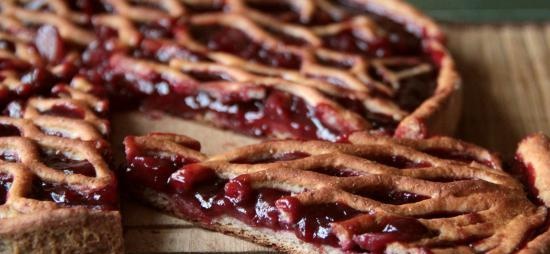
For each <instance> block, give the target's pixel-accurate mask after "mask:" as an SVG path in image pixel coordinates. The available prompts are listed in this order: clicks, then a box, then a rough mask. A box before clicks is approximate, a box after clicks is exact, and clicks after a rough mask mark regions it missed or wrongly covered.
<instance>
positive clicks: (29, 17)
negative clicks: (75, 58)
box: [0, 0, 95, 46]
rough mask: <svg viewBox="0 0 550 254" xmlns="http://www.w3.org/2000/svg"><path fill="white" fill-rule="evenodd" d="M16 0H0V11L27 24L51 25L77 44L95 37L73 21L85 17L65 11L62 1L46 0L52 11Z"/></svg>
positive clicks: (84, 42)
mask: <svg viewBox="0 0 550 254" xmlns="http://www.w3.org/2000/svg"><path fill="white" fill-rule="evenodd" d="M17 2H18V1H13V0H8V1H2V3H0V8H1V9H2V13H3V14H5V15H9V16H13V17H15V18H17V19H18V20H20V21H22V22H24V23H28V24H34V25H52V26H54V27H56V28H57V29H58V30H59V33H60V34H61V36H62V37H63V38H65V39H67V40H69V41H71V42H73V43H76V44H79V45H84V46H85V45H88V44H89V43H91V42H92V41H93V40H94V39H95V35H94V34H93V33H92V32H89V31H87V30H86V29H84V28H82V27H79V25H78V24H77V23H74V21H75V20H74V19H76V20H78V21H81V22H84V21H85V20H86V18H85V17H84V16H80V15H78V14H76V13H67V12H65V11H64V10H67V8H66V7H65V8H64V7H61V8H60V6H61V5H62V3H60V2H58V1H54V2H49V1H48V2H49V6H50V7H52V9H53V10H54V13H48V12H42V11H34V10H29V9H26V8H24V7H21V6H18V4H17ZM63 13H65V15H60V14H63ZM75 17H76V18H75Z"/></svg>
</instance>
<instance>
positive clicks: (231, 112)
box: [142, 88, 357, 140]
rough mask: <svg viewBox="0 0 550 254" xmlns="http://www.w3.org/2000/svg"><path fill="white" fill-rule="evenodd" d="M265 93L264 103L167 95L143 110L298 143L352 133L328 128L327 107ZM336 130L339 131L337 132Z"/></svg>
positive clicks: (155, 98) (149, 99)
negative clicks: (205, 118) (286, 137)
mask: <svg viewBox="0 0 550 254" xmlns="http://www.w3.org/2000/svg"><path fill="white" fill-rule="evenodd" d="M265 89H266V96H265V98H264V99H252V98H251V99H249V100H245V101H242V100H241V101H230V102H224V101H223V100H220V99H218V98H214V97H212V96H210V95H209V94H207V93H205V92H195V93H193V94H191V95H179V94H176V93H169V94H166V95H164V96H150V97H147V98H146V99H145V100H144V103H143V107H142V108H143V109H152V110H160V111H163V112H167V113H170V114H173V115H176V116H180V117H183V118H200V117H202V116H205V115H207V116H208V117H209V118H214V119H216V121H215V122H214V123H215V124H216V125H217V126H218V127H222V128H227V129H231V130H234V131H237V132H240V133H244V134H247V135H251V136H276V135H277V134H283V135H290V136H291V137H294V138H300V139H324V140H336V139H337V138H338V136H340V135H343V134H345V133H348V132H352V131H355V130H357V129H355V127H353V126H347V125H346V123H344V122H342V123H339V124H340V125H338V126H335V128H331V126H329V125H325V123H326V122H325V121H324V119H325V117H329V116H330V114H329V113H330V110H332V108H331V107H330V106H328V105H327V107H323V105H319V106H317V107H312V106H310V105H307V104H306V103H305V101H303V100H302V99H301V98H298V97H296V96H292V95H290V94H288V93H286V92H282V91H278V90H273V89H270V88H265ZM337 128H340V129H337Z"/></svg>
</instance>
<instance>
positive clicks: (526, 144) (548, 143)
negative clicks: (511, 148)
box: [517, 133, 550, 207]
mask: <svg viewBox="0 0 550 254" xmlns="http://www.w3.org/2000/svg"><path fill="white" fill-rule="evenodd" d="M517 156H518V159H519V161H520V163H523V164H524V166H525V170H526V171H527V172H524V173H526V174H528V175H529V176H528V177H529V178H531V179H532V180H533V182H531V183H530V184H533V187H534V188H535V189H536V190H537V192H538V193H536V194H537V195H538V198H539V199H540V200H542V201H543V202H544V204H545V205H546V206H548V207H550V140H549V139H548V138H547V137H546V136H544V135H543V134H542V133H538V134H533V135H531V136H529V137H527V138H525V139H524V140H523V141H521V143H520V144H519V147H518V151H517Z"/></svg>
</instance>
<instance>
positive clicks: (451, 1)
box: [408, 0, 550, 22]
mask: <svg viewBox="0 0 550 254" xmlns="http://www.w3.org/2000/svg"><path fill="white" fill-rule="evenodd" d="M408 1H409V2H411V3H413V4H414V5H416V6H417V7H419V8H420V9H423V10H424V11H425V12H426V13H428V14H430V16H432V17H435V18H436V19H439V20H444V21H463V22H464V21H465V22H503V21H504V22H505V21H550V0H408Z"/></svg>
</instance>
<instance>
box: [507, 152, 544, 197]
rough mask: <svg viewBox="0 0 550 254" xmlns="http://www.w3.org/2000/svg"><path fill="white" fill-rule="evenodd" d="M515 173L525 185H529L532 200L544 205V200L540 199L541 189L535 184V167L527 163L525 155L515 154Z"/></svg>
mask: <svg viewBox="0 0 550 254" xmlns="http://www.w3.org/2000/svg"><path fill="white" fill-rule="evenodd" d="M512 170H513V171H515V172H513V173H515V174H518V175H519V176H520V178H521V180H522V182H523V183H524V185H525V186H526V187H527V194H528V196H529V198H530V199H531V201H533V202H534V203H535V204H539V205H542V204H543V202H542V200H540V199H539V197H538V196H539V190H538V189H537V187H536V186H535V178H536V176H535V169H534V168H533V165H531V164H527V163H525V161H524V160H523V157H522V156H521V155H519V154H517V155H516V156H515V160H514V164H513V168H512Z"/></svg>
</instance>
